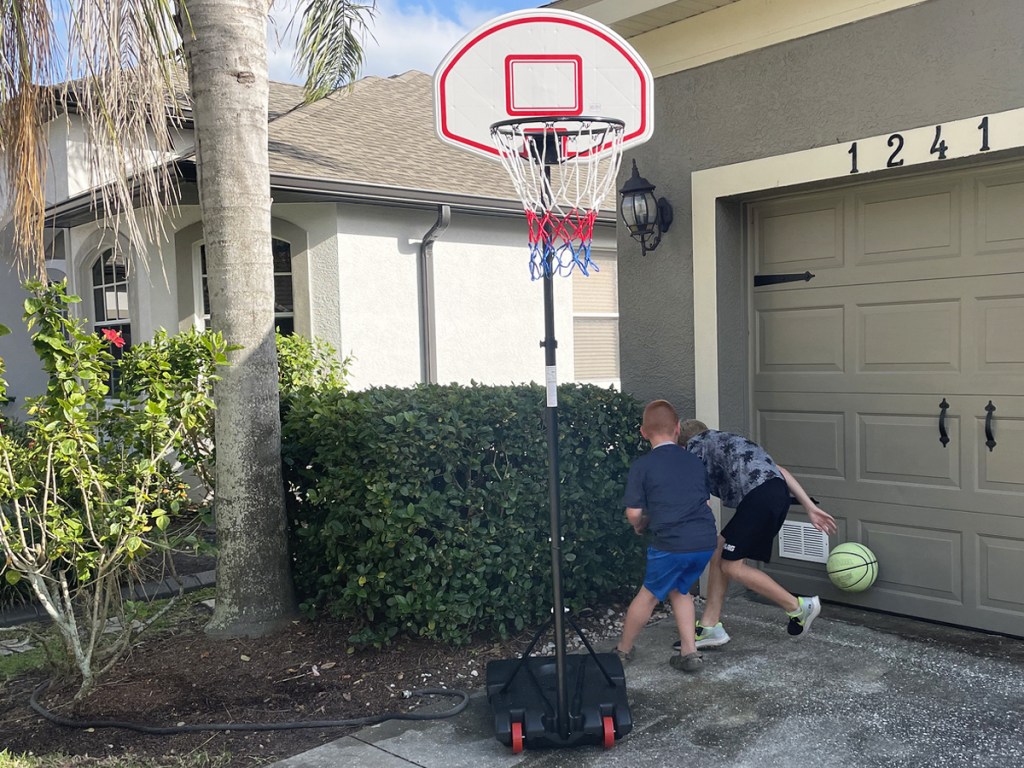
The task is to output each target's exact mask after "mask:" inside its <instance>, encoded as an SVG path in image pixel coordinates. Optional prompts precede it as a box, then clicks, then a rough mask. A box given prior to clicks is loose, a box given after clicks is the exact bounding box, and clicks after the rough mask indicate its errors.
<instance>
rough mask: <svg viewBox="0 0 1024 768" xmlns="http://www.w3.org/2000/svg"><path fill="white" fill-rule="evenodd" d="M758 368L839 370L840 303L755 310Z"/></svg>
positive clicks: (841, 349) (841, 357)
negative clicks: (756, 312)
mask: <svg viewBox="0 0 1024 768" xmlns="http://www.w3.org/2000/svg"><path fill="white" fill-rule="evenodd" d="M757 323H758V345H757V348H758V370H759V371H764V372H786V373H805V372H808V371H816V372H826V373H828V372H832V373H835V372H840V371H842V370H843V365H844V358H845V349H844V345H843V328H844V325H845V322H844V309H843V307H835V306H833V307H820V306H819V307H803V308H793V309H778V310H768V311H765V312H760V313H758V318H757Z"/></svg>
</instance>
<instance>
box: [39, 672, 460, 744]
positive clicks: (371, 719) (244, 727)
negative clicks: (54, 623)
mask: <svg viewBox="0 0 1024 768" xmlns="http://www.w3.org/2000/svg"><path fill="white" fill-rule="evenodd" d="M49 685H50V682H49V681H47V682H44V683H40V684H39V685H37V686H36V687H35V689H34V690H33V691H32V696H31V698H30V699H29V705H30V706H31V707H32V709H33V710H35V711H36V713H37V714H38V715H40V716H41V717H43V718H45V719H47V720H49V721H50V722H51V723H55V724H56V725H63V726H65V727H67V728H124V729H126V730H130V731H137V732H139V733H148V734H151V735H154V736H168V735H171V734H175V733H195V732H197V731H288V730H295V729H298V728H347V727H354V726H364V725H376V724H377V723H382V722H384V721H385V720H441V719H443V718H446V717H454V716H455V715H457V714H459V713H460V712H462V710H464V709H465V708H466V707H467V706H468V705H469V694H468V693H466V692H465V691H462V690H459V689H458V688H421V689H419V690H416V691H410V692H409V695H410V696H450V697H452V698H457V699H459V701H458V702H457V703H456V704H455V705H454V706H453V707H452V708H451V709H448V710H445V711H444V712H437V713H432V714H426V713H417V712H393V713H388V714H383V715H371V716H368V717H355V718H351V719H349V720H304V721H300V722H285V723H209V724H206V725H175V726H167V727H163V726H156V725H143V724H141V723H132V722H126V721H121V720H76V719H74V718H69V717H62V716H60V715H55V714H54V713H53V712H50V711H49V710H48V709H46V707H44V706H43V705H42V704H40V703H39V694H40V692H41V691H42V690H43V689H44V688H46V687H49Z"/></svg>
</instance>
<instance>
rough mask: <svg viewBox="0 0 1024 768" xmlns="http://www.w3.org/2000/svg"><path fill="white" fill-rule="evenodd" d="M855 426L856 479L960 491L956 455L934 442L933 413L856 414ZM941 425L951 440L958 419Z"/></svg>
mask: <svg viewBox="0 0 1024 768" xmlns="http://www.w3.org/2000/svg"><path fill="white" fill-rule="evenodd" d="M857 425H858V433H859V434H858V444H859V446H860V456H859V461H858V473H857V477H858V479H859V480H863V481H866V482H872V483H885V484H891V485H901V484H902V485H928V486H940V487H946V488H953V489H960V461H959V456H958V454H957V452H956V451H951V450H949V449H948V448H946V447H944V446H943V445H942V443H941V441H940V440H937V439H936V431H937V430H936V419H935V416H934V414H899V413H888V414H885V413H860V414H857ZM945 426H946V430H947V433H948V434H950V435H951V439H955V437H956V436H957V435H958V433H959V422H958V420H956V419H950V420H949V421H948V422H947V423H946V425H945Z"/></svg>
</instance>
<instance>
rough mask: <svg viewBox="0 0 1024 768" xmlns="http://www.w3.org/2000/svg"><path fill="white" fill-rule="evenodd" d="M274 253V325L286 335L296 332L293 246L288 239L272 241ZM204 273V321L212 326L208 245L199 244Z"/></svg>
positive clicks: (208, 325)
mask: <svg viewBox="0 0 1024 768" xmlns="http://www.w3.org/2000/svg"><path fill="white" fill-rule="evenodd" d="M271 249H272V251H273V254H274V325H275V326H276V327H277V329H278V330H279V331H280V332H281V334H282V335H284V336H289V335H291V334H293V333H295V299H294V296H293V293H292V246H291V243H289V242H287V241H286V240H278V239H277V238H276V237H275V238H274V239H273V240H272V241H271ZM199 271H200V274H201V275H202V287H201V290H202V295H203V322H204V325H205V327H207V328H209V327H210V289H209V286H208V284H207V279H206V274H207V272H206V246H205V245H201V246H199Z"/></svg>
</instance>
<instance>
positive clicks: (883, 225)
mask: <svg viewBox="0 0 1024 768" xmlns="http://www.w3.org/2000/svg"><path fill="white" fill-rule="evenodd" d="M890 195H893V196H890ZM908 222H913V223H914V225H913V226H908ZM855 232H856V244H857V246H858V248H857V253H856V255H855V257H854V262H855V263H856V264H885V263H891V262H906V261H911V260H913V261H925V260H930V259H948V258H954V257H957V256H959V255H960V188H959V185H958V184H952V185H950V186H949V187H948V188H946V189H938V190H936V189H935V188H934V187H932V186H929V187H927V188H926V189H925V190H921V189H906V190H903V191H898V192H895V193H886V192H882V193H877V194H875V195H865V196H862V197H861V198H860V199H859V200H858V204H857V225H856V229H855Z"/></svg>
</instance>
